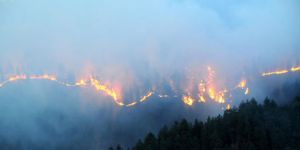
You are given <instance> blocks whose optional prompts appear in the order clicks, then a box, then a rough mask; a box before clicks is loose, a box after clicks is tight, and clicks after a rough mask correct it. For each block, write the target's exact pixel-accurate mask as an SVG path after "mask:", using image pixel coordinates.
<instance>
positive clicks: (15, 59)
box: [0, 0, 300, 149]
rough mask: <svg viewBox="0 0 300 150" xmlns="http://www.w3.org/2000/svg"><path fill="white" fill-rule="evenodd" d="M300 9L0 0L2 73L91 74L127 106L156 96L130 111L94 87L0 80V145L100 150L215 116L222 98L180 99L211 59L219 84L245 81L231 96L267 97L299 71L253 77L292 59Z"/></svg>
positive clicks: (255, 4)
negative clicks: (1, 84)
mask: <svg viewBox="0 0 300 150" xmlns="http://www.w3.org/2000/svg"><path fill="white" fill-rule="evenodd" d="M299 6H300V3H299V2H298V1H297V0H287V1H284V2H283V1H280V0H272V1H271V0H265V1H261V0H254V1H243V2H240V1H237V0H229V1H226V2H212V1H208V0H151V1H149V0H148V1H141V0H140V1H138V0H128V1H118V0H102V1H97V0H90V1H83V0H78V1H71V0H65V1H59V0H52V1H48V0H42V1H37V0H26V1H25V0H0V79H1V81H3V80H6V79H7V78H8V77H9V76H11V75H16V74H44V73H47V74H55V75H56V76H57V78H58V79H59V80H63V81H76V80H77V79H81V78H87V77H90V76H93V77H96V78H97V79H99V80H100V81H103V82H105V84H108V85H110V86H112V87H117V88H118V90H119V92H120V93H122V97H123V98H124V99H125V100H124V102H125V103H130V102H131V100H132V99H134V100H138V99H139V98H140V97H141V96H142V95H145V93H147V92H148V91H149V90H155V91H158V92H160V93H156V94H154V96H153V97H151V98H150V99H148V100H147V101H145V102H144V103H141V104H140V105H138V106H137V107H135V108H133V109H130V108H119V107H117V106H115V105H114V104H113V103H112V101H111V98H110V97H109V96H105V95H104V96H103V95H101V94H99V92H96V91H95V90H94V89H92V88H87V89H81V88H76V87H75V88H69V87H62V86H61V85H55V84H54V83H51V82H48V81H45V82H44V81H38V83H36V82H33V81H22V82H17V83H14V84H9V85H8V86H6V87H5V88H0V97H1V99H0V106H1V109H0V110H1V113H0V118H1V119H0V120H1V122H0V146H1V144H2V145H5V144H6V146H16V147H15V148H20V147H23V148H24V149H34V148H36V149H40V148H49V149H55V148H57V147H60V148H65V149H68V148H70V147H68V146H70V145H72V144H70V143H74V142H75V143H80V144H81V143H82V145H80V144H79V145H80V146H79V145H76V146H77V148H78V149H89V148H90V149H95V148H96V147H97V148H99V147H100V148H102V149H104V148H105V147H107V146H109V145H111V144H116V143H122V144H125V145H130V144H132V143H134V141H133V140H136V139H138V138H139V137H141V136H142V135H144V134H145V133H146V132H148V131H150V130H151V131H157V130H158V129H159V128H160V127H161V126H162V125H164V124H168V123H170V122H172V121H173V120H175V119H180V118H188V119H190V120H192V119H194V118H198V119H204V118H206V117H207V116H209V115H216V114H218V113H220V112H221V110H222V109H221V108H222V107H223V106H221V105H220V104H216V103H213V102H209V101H208V102H207V103H205V104H199V105H196V106H193V107H187V106H183V104H182V101H181V95H182V94H186V92H187V91H195V90H197V88H195V86H197V84H198V82H199V81H200V80H207V67H208V66H210V67H212V68H213V69H214V70H215V84H216V86H218V88H219V89H218V90H222V89H223V88H234V87H235V86H236V85H237V84H238V82H239V81H240V79H243V78H245V79H247V84H249V89H250V93H251V95H250V96H249V97H245V96H244V95H243V94H242V95H239V93H237V94H234V95H235V96H236V97H235V100H238V101H234V102H233V104H238V103H239V102H240V101H239V100H242V99H246V98H250V97H252V96H253V97H259V99H263V98H264V97H265V96H267V95H269V94H274V93H272V90H271V88H272V87H273V86H276V87H280V86H281V85H282V84H284V83H285V82H286V79H289V82H291V80H292V81H295V80H296V79H297V77H298V76H297V75H298V74H296V75H295V74H294V75H290V76H288V77H287V78H284V79H281V78H280V77H274V78H272V79H267V80H266V78H263V77H261V73H262V72H265V71H272V70H273V69H281V68H283V69H284V68H290V67H292V66H296V65H299V64H300V62H299V60H300V55H299V49H300V43H299V42H298V39H300V29H299V26H300V21H299V19H298V18H299V15H298V14H300V12H299ZM291 77H292V78H291ZM275 81H276V82H275ZM45 86H46V87H45ZM58 87H59V88H58ZM20 91H21V93H20ZM22 91H23V92H22ZM91 91H92V92H91ZM277 91H278V89H277ZM279 91H281V90H280V88H279ZM279 93H280V92H279ZM157 94H169V95H172V96H174V97H171V96H170V97H168V98H165V99H164V100H159V97H158V95H157ZM276 94H277V95H278V92H275V94H274V95H276ZM279 95H280V94H279ZM281 99H284V98H281ZM281 101H284V100H281ZM206 106H209V107H206ZM179 110H180V111H179ZM175 112H176V113H175ZM19 118H22V119H19ZM85 128H86V129H85ZM125 135H126V136H125ZM127 136H129V137H131V138H127ZM71 137H72V138H71ZM25 139H26V140H25ZM129 139H133V140H129ZM49 142H50V143H51V144H50V146H49V147H45V145H46V143H47V144H49ZM7 143H8V144H7ZM9 143H11V144H9ZM26 143H27V144H26ZM12 148H14V147H12Z"/></svg>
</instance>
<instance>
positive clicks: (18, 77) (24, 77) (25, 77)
mask: <svg viewBox="0 0 300 150" xmlns="http://www.w3.org/2000/svg"><path fill="white" fill-rule="evenodd" d="M25 79H27V76H26V75H16V76H11V77H9V78H8V81H10V82H12V81H17V80H25Z"/></svg>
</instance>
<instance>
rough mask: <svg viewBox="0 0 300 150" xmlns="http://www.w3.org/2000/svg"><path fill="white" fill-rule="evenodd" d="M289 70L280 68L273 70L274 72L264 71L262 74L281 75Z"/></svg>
mask: <svg viewBox="0 0 300 150" xmlns="http://www.w3.org/2000/svg"><path fill="white" fill-rule="evenodd" d="M288 72H289V71H288V70H278V71H273V72H264V73H262V76H271V75H281V74H286V73H288Z"/></svg>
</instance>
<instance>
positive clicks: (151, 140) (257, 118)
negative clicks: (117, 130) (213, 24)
mask: <svg viewBox="0 0 300 150" xmlns="http://www.w3.org/2000/svg"><path fill="white" fill-rule="evenodd" d="M123 149H130V150H221V149H222V150H272V149H274V150H277V149H278V150H279V149H280V150H281V149H284V150H294V149H295V150H296V149H298V150H299V149H300V97H296V98H294V100H293V101H291V103H289V104H287V105H284V106H278V105H277V104H276V103H275V102H274V101H273V100H270V99H269V98H266V99H265V100H264V103H263V104H258V103H257V102H256V100H255V99H252V100H250V101H246V102H243V103H241V104H240V106H239V107H238V108H233V109H230V110H226V111H225V112H224V114H223V115H222V116H221V115H219V116H217V117H213V118H210V117H208V118H207V120H206V121H205V122H201V121H197V120H195V121H194V122H193V123H191V122H188V121H186V120H185V119H183V120H181V121H179V122H175V123H174V124H173V125H171V126H165V127H163V128H161V130H160V131H159V133H158V134H157V135H155V134H153V133H149V134H147V135H146V136H145V137H144V139H142V140H139V141H137V143H136V144H135V145H134V146H133V147H132V148H122V146H120V145H117V146H115V147H111V148H109V150H123Z"/></svg>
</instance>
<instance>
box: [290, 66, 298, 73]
mask: <svg viewBox="0 0 300 150" xmlns="http://www.w3.org/2000/svg"><path fill="white" fill-rule="evenodd" d="M291 71H292V72H296V71H300V66H296V67H292V68H291Z"/></svg>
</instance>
